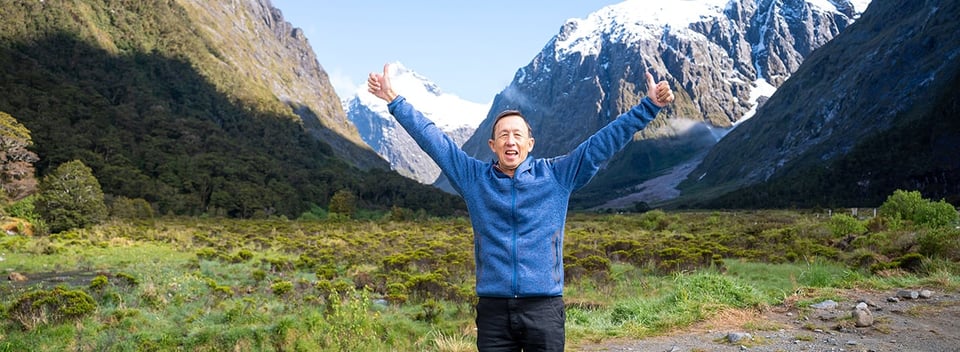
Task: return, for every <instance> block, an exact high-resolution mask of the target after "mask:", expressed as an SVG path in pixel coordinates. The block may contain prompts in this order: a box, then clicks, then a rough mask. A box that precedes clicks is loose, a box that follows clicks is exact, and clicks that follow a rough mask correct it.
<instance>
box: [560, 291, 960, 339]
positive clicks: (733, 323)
mask: <svg viewBox="0 0 960 352" xmlns="http://www.w3.org/2000/svg"><path fill="white" fill-rule="evenodd" d="M898 291H899V290H894V291H882V292H872V291H859V290H852V291H848V292H845V293H844V296H845V298H844V299H843V300H840V301H839V302H837V303H838V304H837V306H836V308H824V309H815V308H810V307H807V308H802V309H798V308H797V307H796V306H795V305H794V304H793V302H787V303H786V304H784V305H781V306H776V307H771V308H769V309H767V310H765V311H763V312H756V311H753V312H750V311H731V312H723V313H720V314H718V315H717V316H716V317H714V318H713V319H711V320H709V321H706V322H702V323H699V324H697V325H696V326H693V327H690V328H688V329H684V330H683V331H678V332H675V333H672V334H669V335H667V336H658V337H652V338H646V339H642V340H629V339H617V340H607V341H603V342H600V343H596V344H585V345H580V346H571V347H572V349H573V350H577V351H670V352H681V351H771V352H774V351H783V352H794V351H935V352H941V351H960V292H956V291H953V292H936V291H933V294H932V296H931V297H930V298H917V299H900V300H899V301H898V302H891V301H888V298H890V297H896V296H897V295H898ZM859 301H865V302H868V303H869V304H870V306H869V310H870V312H871V313H872V316H873V318H874V323H873V325H871V326H867V327H856V326H855V324H854V320H853V319H852V318H851V312H852V310H853V308H854V306H855V305H856V304H857V303H858V302H859ZM731 333H741V334H749V337H743V339H742V340H740V341H739V342H738V343H731V342H729V339H728V336H729V335H730V334H731Z"/></svg>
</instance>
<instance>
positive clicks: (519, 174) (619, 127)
mask: <svg viewBox="0 0 960 352" xmlns="http://www.w3.org/2000/svg"><path fill="white" fill-rule="evenodd" d="M387 107H388V108H389V110H390V113H391V114H393V116H394V117H395V118H396V119H397V122H399V123H400V125H401V126H403V128H404V129H405V130H406V131H407V133H409V134H410V136H412V137H413V139H414V140H415V141H416V142H417V144H418V145H419V146H420V148H422V149H423V150H424V151H425V152H426V153H427V154H428V155H430V157H431V158H433V160H434V161H435V162H436V163H437V165H438V166H440V169H441V170H442V171H443V172H444V174H446V176H447V178H448V179H449V180H450V183H451V184H452V185H453V187H454V188H455V189H456V190H457V192H459V193H460V195H461V196H462V197H463V198H464V200H465V201H466V204H467V211H469V212H470V221H471V223H472V224H473V233H474V239H473V241H474V259H475V260H476V266H477V270H476V278H477V296H480V297H544V296H547V297H549V296H561V295H563V229H564V225H565V223H566V216H567V207H568V203H569V200H570V194H571V193H573V191H575V190H577V189H578V188H580V187H582V186H583V185H585V184H587V182H588V181H590V179H591V178H592V177H593V175H594V174H596V173H597V171H598V170H599V169H600V165H601V164H602V163H603V162H604V161H605V160H607V159H609V158H610V157H611V156H613V155H614V154H615V153H616V152H618V151H620V150H621V149H623V147H624V146H626V145H627V143H629V142H630V141H631V140H632V139H633V135H634V134H635V133H636V132H637V131H640V130H642V129H643V128H644V127H646V125H647V124H648V123H649V122H650V121H653V119H654V118H655V117H656V116H657V113H658V112H659V111H660V108H659V107H657V106H656V105H654V104H653V102H652V101H651V100H650V99H649V98H646V97H645V98H643V100H642V101H641V102H640V104H639V105H637V106H635V107H633V109H631V110H630V111H628V112H626V113H624V114H622V115H620V116H619V117H617V119H616V120H614V121H612V122H610V123H609V124H607V125H606V126H605V127H603V128H601V129H600V130H599V131H597V133H595V134H594V135H593V136H591V137H590V138H588V139H587V140H586V141H584V142H583V143H581V144H580V145H579V146H577V148H576V149H574V150H573V151H572V152H570V154H567V155H564V156H559V157H554V158H549V159H536V158H533V157H529V156H528V157H527V159H526V160H524V162H523V163H522V164H520V166H519V167H518V168H517V169H516V171H515V173H514V177H509V176H507V175H506V174H503V173H502V172H500V171H498V170H497V169H496V168H494V163H493V162H482V161H480V160H477V159H475V158H473V157H470V156H469V155H467V154H466V153H465V152H463V150H461V149H460V147H458V146H457V144H456V143H455V142H454V141H453V139H451V138H450V137H449V136H447V135H446V134H445V133H443V131H441V130H440V129H439V128H437V127H436V125H434V123H433V122H432V121H430V120H429V119H427V118H426V117H424V116H423V114H422V113H420V112H419V111H417V110H416V109H414V107H413V106H412V105H411V104H410V103H408V102H407V101H406V99H405V98H403V97H397V98H396V99H394V100H393V101H392V102H390V104H388V106H387Z"/></svg>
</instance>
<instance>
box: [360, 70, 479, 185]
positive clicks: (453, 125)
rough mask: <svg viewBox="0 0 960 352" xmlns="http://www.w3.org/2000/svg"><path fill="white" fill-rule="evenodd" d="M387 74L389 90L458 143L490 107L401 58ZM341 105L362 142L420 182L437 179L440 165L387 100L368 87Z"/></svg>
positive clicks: (460, 143)
mask: <svg viewBox="0 0 960 352" xmlns="http://www.w3.org/2000/svg"><path fill="white" fill-rule="evenodd" d="M389 72H390V80H391V84H392V85H393V90H394V91H395V92H397V94H400V95H402V96H403V97H405V98H406V99H407V101H409V102H410V103H411V104H413V105H414V106H415V107H416V108H417V110H419V111H420V112H422V113H423V114H424V115H425V116H426V117H427V118H429V119H430V120H432V121H433V122H434V123H435V124H436V125H437V127H440V129H441V130H443V131H444V132H446V133H447V135H449V136H450V137H451V138H453V140H454V141H456V142H457V144H458V145H462V144H463V142H465V141H466V140H467V138H469V137H470V136H471V135H472V134H473V132H474V130H476V128H477V126H478V125H479V124H480V121H482V120H483V119H484V117H486V114H487V111H488V110H489V108H490V105H489V104H481V103H475V102H470V101H466V100H464V99H461V98H460V97H458V96H456V95H453V94H450V93H444V92H442V91H441V90H440V87H438V86H437V85H436V84H435V83H433V82H431V81H430V80H428V79H427V78H426V77H423V76H421V75H420V74H418V73H416V72H415V71H413V70H411V69H408V68H406V67H404V66H403V64H401V63H399V62H395V63H391V64H390V69H389ZM343 105H344V110H346V112H347V118H349V119H350V121H351V122H353V124H354V125H355V126H356V127H357V130H358V131H359V133H360V136H361V137H362V138H363V141H364V142H366V143H367V144H368V145H370V147H371V148H373V150H375V151H376V152H377V153H378V154H380V156H382V157H383V158H384V159H386V160H387V161H388V162H390V167H391V168H392V169H393V170H396V171H397V172H399V173H400V174H401V175H404V176H407V177H410V178H413V179H415V180H417V181H420V182H421V183H424V184H431V183H433V182H434V181H435V180H436V179H437V177H438V176H439V175H440V168H439V167H437V165H436V163H434V162H433V160H431V159H430V157H429V156H427V155H426V153H424V152H423V151H422V150H421V149H420V147H419V146H417V144H416V142H414V141H413V138H411V137H410V135H409V134H407V132H406V131H404V130H403V127H401V126H400V125H399V124H397V122H396V120H394V118H393V116H391V115H390V112H389V111H388V110H387V103H386V102H384V101H383V100H381V99H380V98H377V97H375V96H373V94H370V93H369V92H367V91H366V86H364V87H362V88H360V89H358V90H357V92H356V94H355V95H354V96H353V97H352V98H350V99H348V100H345V101H344V103H343Z"/></svg>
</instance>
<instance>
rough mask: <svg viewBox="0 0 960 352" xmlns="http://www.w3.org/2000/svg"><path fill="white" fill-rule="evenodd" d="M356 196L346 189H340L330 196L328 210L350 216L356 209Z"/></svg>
mask: <svg viewBox="0 0 960 352" xmlns="http://www.w3.org/2000/svg"><path fill="white" fill-rule="evenodd" d="M356 203H357V197H356V196H355V195H353V192H351V191H350V190H347V189H341V190H339V191H337V193H334V194H333V197H331V198H330V207H329V208H330V212H331V213H337V214H340V215H344V216H346V217H349V218H352V217H353V213H354V212H355V211H356V210H357V205H356Z"/></svg>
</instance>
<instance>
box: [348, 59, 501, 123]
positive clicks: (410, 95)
mask: <svg viewBox="0 0 960 352" xmlns="http://www.w3.org/2000/svg"><path fill="white" fill-rule="evenodd" d="M389 72H390V83H391V84H392V85H393V90H394V91H395V92H396V93H397V94H400V95H401V96H403V97H404V98H406V99H407V101H409V102H410V103H411V104H413V105H414V106H415V107H417V110H420V112H422V113H423V114H424V115H425V116H427V118H429V119H430V120H431V121H433V122H434V123H435V124H437V126H439V127H440V128H441V129H443V130H444V131H449V130H452V129H456V128H460V127H469V128H471V129H475V128H477V126H479V125H480V122H481V121H483V119H484V118H485V117H486V116H487V111H488V110H489V109H490V104H482V103H476V102H471V101H467V100H464V99H462V98H460V97H459V96H457V95H454V94H450V93H444V92H443V91H442V90H441V89H440V87H439V86H437V84H436V83H434V82H432V81H430V80H429V79H427V78H426V77H424V76H422V75H420V74H419V73H417V72H416V71H414V70H412V69H409V68H407V67H406V66H404V65H403V64H402V63H400V62H392V63H390V68H389ZM356 96H357V99H358V100H359V101H360V103H361V104H363V105H365V106H366V107H367V108H368V109H370V110H371V111H374V112H376V113H378V114H379V115H381V116H383V117H384V118H389V116H390V113H389V112H388V110H387V103H386V102H384V101H383V100H381V99H380V98H377V97H375V96H374V95H373V94H370V92H367V87H365V86H364V87H361V88H359V89H357V92H356ZM348 108H349V107H348Z"/></svg>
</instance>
